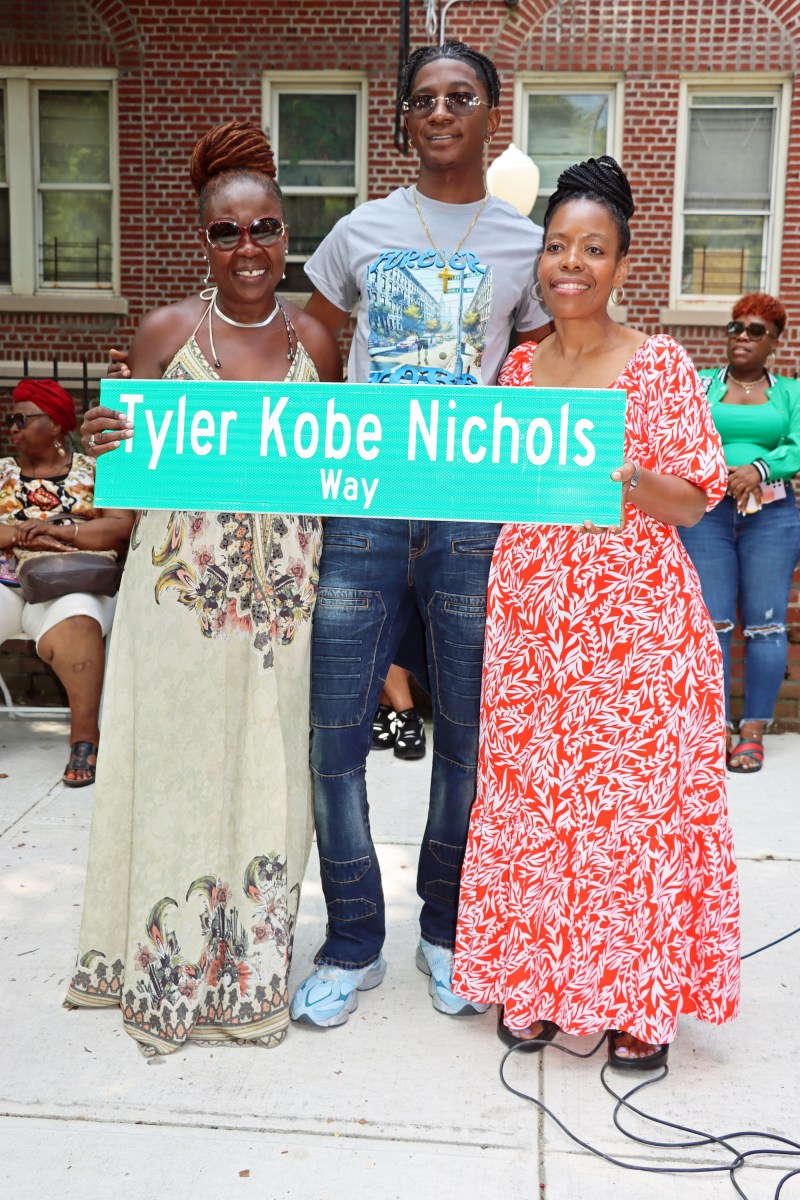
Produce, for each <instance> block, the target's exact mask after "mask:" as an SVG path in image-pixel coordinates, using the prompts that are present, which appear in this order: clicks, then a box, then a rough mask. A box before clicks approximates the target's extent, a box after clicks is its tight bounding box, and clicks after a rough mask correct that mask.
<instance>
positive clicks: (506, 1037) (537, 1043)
mask: <svg viewBox="0 0 800 1200" xmlns="http://www.w3.org/2000/svg"><path fill="white" fill-rule="evenodd" d="M505 1017H506V1009H505V1005H504V1004H499V1005H498V1007H497V1036H498V1037H499V1038H500V1041H501V1042H503V1043H504V1044H505V1045H506V1046H521V1047H522V1050H523V1052H524V1051H526V1050H527V1051H529V1052H530V1053H532V1054H533V1053H535V1052H536V1051H538V1050H541V1048H542V1046H546V1045H547V1043H548V1042H552V1040H553V1038H554V1037H555V1036H556V1034H557V1033H558V1026H557V1025H554V1024H553V1022H552V1021H539V1024H540V1025H541V1027H542V1032H541V1033H540V1034H539V1036H538V1037H535V1038H526V1037H519V1036H518V1035H517V1034H516V1033H514V1030H513V1029H509V1028H508V1026H507V1025H506V1020H505ZM521 1032H524V1030H523V1031H521Z"/></svg>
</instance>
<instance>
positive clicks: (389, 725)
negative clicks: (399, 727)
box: [372, 704, 395, 750]
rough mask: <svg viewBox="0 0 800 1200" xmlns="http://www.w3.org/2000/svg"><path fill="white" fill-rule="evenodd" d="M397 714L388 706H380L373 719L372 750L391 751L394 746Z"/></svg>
mask: <svg viewBox="0 0 800 1200" xmlns="http://www.w3.org/2000/svg"><path fill="white" fill-rule="evenodd" d="M394 719H395V712H394V709H393V708H390V707H389V705H388V704H379V705H378V709H377V712H376V713H375V716H374V717H373V718H372V749H373V750H391V748H392V746H393V745H394V739H395V733H394Z"/></svg>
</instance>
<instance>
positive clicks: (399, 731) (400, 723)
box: [394, 708, 425, 758]
mask: <svg viewBox="0 0 800 1200" xmlns="http://www.w3.org/2000/svg"><path fill="white" fill-rule="evenodd" d="M394 753H395V757H396V758H424V757H425V722H424V721H423V719H422V717H421V716H420V714H419V713H418V712H417V710H416V709H415V708H407V709H405V711H404V712H401V713H397V715H396V716H395V719H394Z"/></svg>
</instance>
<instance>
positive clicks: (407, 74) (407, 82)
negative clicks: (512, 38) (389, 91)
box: [397, 41, 500, 112]
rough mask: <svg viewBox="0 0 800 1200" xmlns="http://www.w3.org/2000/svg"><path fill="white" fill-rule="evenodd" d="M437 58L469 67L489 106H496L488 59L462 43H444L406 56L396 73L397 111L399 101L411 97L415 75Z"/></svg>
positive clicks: (493, 75)
mask: <svg viewBox="0 0 800 1200" xmlns="http://www.w3.org/2000/svg"><path fill="white" fill-rule="evenodd" d="M440 58H452V59H455V60H456V61H457V62H462V63H466V64H467V66H469V67H472V69H473V71H474V72H475V74H476V75H477V76H478V79H480V81H481V83H483V85H484V86H485V88H486V95H487V96H488V97H489V107H490V108H497V106H498V104H499V103H500V79H499V77H498V74H497V68H496V67H495V65H494V63H493V62H492V60H491V59H490V58H487V57H486V55H485V54H481V52H480V50H473V49H472V47H471V46H465V45H464V43H463V42H456V41H447V42H445V43H444V45H442V46H420V47H419V49H418V50H415V51H414V53H413V54H411V55H409V59H408V62H407V63H406V65H405V66H404V67H403V69H402V71H401V72H400V78H399V80H398V84H397V110H398V112H399V111H400V105H401V104H402V102H403V101H404V100H407V99H408V97H409V96H410V95H411V89H412V88H413V86H414V79H415V78H416V75H417V72H418V71H420V70H421V69H422V67H427V65H428V63H432V62H438V61H439V59H440Z"/></svg>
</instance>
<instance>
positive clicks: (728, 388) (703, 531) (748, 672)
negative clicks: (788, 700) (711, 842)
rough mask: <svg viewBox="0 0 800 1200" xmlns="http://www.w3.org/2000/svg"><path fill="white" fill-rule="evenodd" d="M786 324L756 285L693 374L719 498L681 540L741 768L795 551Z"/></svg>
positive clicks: (768, 686)
mask: <svg viewBox="0 0 800 1200" xmlns="http://www.w3.org/2000/svg"><path fill="white" fill-rule="evenodd" d="M785 325H786V312H785V310H784V308H783V305H782V304H780V303H779V301H777V300H775V299H774V298H773V297H772V296H768V295H766V294H765V293H764V292H751V293H750V294H749V295H747V296H743V297H742V299H741V300H739V301H738V302H737V304H736V305H735V306H734V308H733V311H732V313H731V320H730V322H729V323H728V325H727V327H726V330H725V332H726V335H727V339H728V341H727V359H728V363H727V366H725V367H722V368H721V369H715V370H712V371H701V372H700V375H701V378H702V379H703V383H704V385H705V387H706V391H707V395H708V402H709V404H710V406H711V415H712V417H713V420H714V424H715V425H716V428H717V431H718V433H719V435H720V437H721V439H722V445H723V449H724V451H725V460H726V462H727V464H728V495H727V496H726V497H725V499H724V500H723V501H722V503H721V504H718V505H717V507H716V508H714V509H712V510H711V512H708V513H706V515H705V516H704V517H703V518H702V520H701V521H700V522H699V523H698V524H697V525H695V526H694V527H693V528H692V529H681V530H680V534H681V538H682V540H683V544H684V546H685V547H686V549H687V550H688V552H689V555H690V557H691V559H692V562H693V563H694V565H695V568H696V569H697V573H698V575H699V576H700V583H701V585H702V588H703V599H704V600H705V603H706V607H707V608H708V610H709V612H710V614H711V617H712V619H713V621H714V624H715V626H716V629H717V633H718V635H719V640H720V644H721V647H722V655H723V661H724V667H725V713H726V720H727V722H728V769H729V770H731V771H737V772H742V773H744V772H751V771H758V770H760V769H761V764H762V762H763V760H764V747H763V744H762V738H763V734H764V729H765V728H766V726H767V725H768V724H769V722H770V721H771V720H772V715H773V711H774V708H775V701H776V699H777V697H778V690H779V688H780V685H781V680H782V679H783V677H784V674H785V672H786V661H787V653H788V642H787V637H786V610H787V607H788V603H789V589H790V587H791V582H792V575H793V573H794V569H795V567H796V565H797V561H798V557H800V515H799V514H798V511H797V502H796V499H795V494H794V491H793V489H792V482H791V481H792V477H793V476H794V475H795V474H796V472H797V471H798V470H800V381H798V380H797V379H788V378H786V377H785V376H781V375H774V374H773V373H772V370H771V367H772V362H773V361H774V357H775V349H776V346H777V344H778V339H779V338H780V335H781V334H782V333H783V330H784V328H785ZM737 605H738V609H739V612H740V614H741V621H742V627H743V629H744V636H745V688H744V705H743V710H742V718H741V720H740V722H739V742H738V744H737V745H736V747H735V748H732V737H733V726H732V724H731V718H730V648H731V633H732V631H733V628H734V625H735V624H736V615H737Z"/></svg>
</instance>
